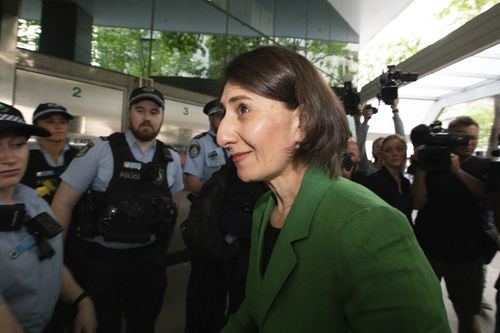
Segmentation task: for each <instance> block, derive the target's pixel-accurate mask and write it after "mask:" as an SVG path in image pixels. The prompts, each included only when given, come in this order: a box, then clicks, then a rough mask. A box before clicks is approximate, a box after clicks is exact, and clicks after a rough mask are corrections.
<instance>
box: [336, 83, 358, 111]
mask: <svg viewBox="0 0 500 333" xmlns="http://www.w3.org/2000/svg"><path fill="white" fill-rule="evenodd" d="M340 99H342V102H343V103H344V109H345V113H346V114H347V115H351V116H353V115H355V114H356V113H357V112H358V105H359V102H360V101H361V99H360V97H359V94H358V92H357V91H356V90H354V88H353V87H352V82H351V81H347V82H344V88H343V89H342V91H341V92H340Z"/></svg>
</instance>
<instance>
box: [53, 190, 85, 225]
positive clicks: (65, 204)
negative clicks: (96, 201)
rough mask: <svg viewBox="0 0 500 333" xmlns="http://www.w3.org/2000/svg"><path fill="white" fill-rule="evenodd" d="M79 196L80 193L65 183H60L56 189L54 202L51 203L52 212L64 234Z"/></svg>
mask: <svg viewBox="0 0 500 333" xmlns="http://www.w3.org/2000/svg"><path fill="white" fill-rule="evenodd" d="M81 196H82V193H81V192H80V191H77V190H76V189H74V188H73V187H71V186H70V185H68V184H67V183H66V182H65V181H62V182H61V184H59V187H58V188H57V192H56V194H55V196H54V200H53V201H52V210H53V211H54V215H55V216H56V219H57V221H58V222H59V223H60V224H61V225H62V227H63V229H64V233H65V234H66V230H67V229H68V226H69V223H70V221H71V213H72V212H73V209H74V208H75V206H76V203H77V202H78V200H80V197H81Z"/></svg>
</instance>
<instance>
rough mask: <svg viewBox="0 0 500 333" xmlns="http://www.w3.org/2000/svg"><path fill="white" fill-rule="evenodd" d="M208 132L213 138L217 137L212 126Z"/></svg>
mask: <svg viewBox="0 0 500 333" xmlns="http://www.w3.org/2000/svg"><path fill="white" fill-rule="evenodd" d="M208 134H210V135H211V136H213V137H214V138H216V137H217V133H215V130H214V129H213V128H211V129H210V130H209V131H208Z"/></svg>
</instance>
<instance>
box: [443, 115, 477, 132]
mask: <svg viewBox="0 0 500 333" xmlns="http://www.w3.org/2000/svg"><path fill="white" fill-rule="evenodd" d="M470 125H474V126H476V127H477V128H479V125H478V123H477V122H476V121H475V120H474V119H472V118H471V117H469V116H460V117H457V118H455V119H453V120H452V121H451V122H450V124H449V125H448V131H450V132H457V131H459V130H461V129H463V128H464V127H469V126H470Z"/></svg>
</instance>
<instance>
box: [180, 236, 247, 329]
mask: <svg viewBox="0 0 500 333" xmlns="http://www.w3.org/2000/svg"><path fill="white" fill-rule="evenodd" d="M249 253H250V241H249V240H246V239H240V250H239V252H238V253H237V254H236V256H235V257H234V258H232V259H230V260H227V261H226V262H214V261H208V260H201V259H197V258H192V259H191V274H190V275H189V281H188V289H187V297H186V326H185V329H184V333H215V332H219V331H220V330H221V329H222V327H223V326H224V325H225V323H226V320H227V317H228V316H229V315H230V314H232V313H234V312H236V311H237V310H238V308H239V307H240V305H241V303H242V302H243V299H244V297H245V283H246V276H247V271H248V257H249Z"/></svg>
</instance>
